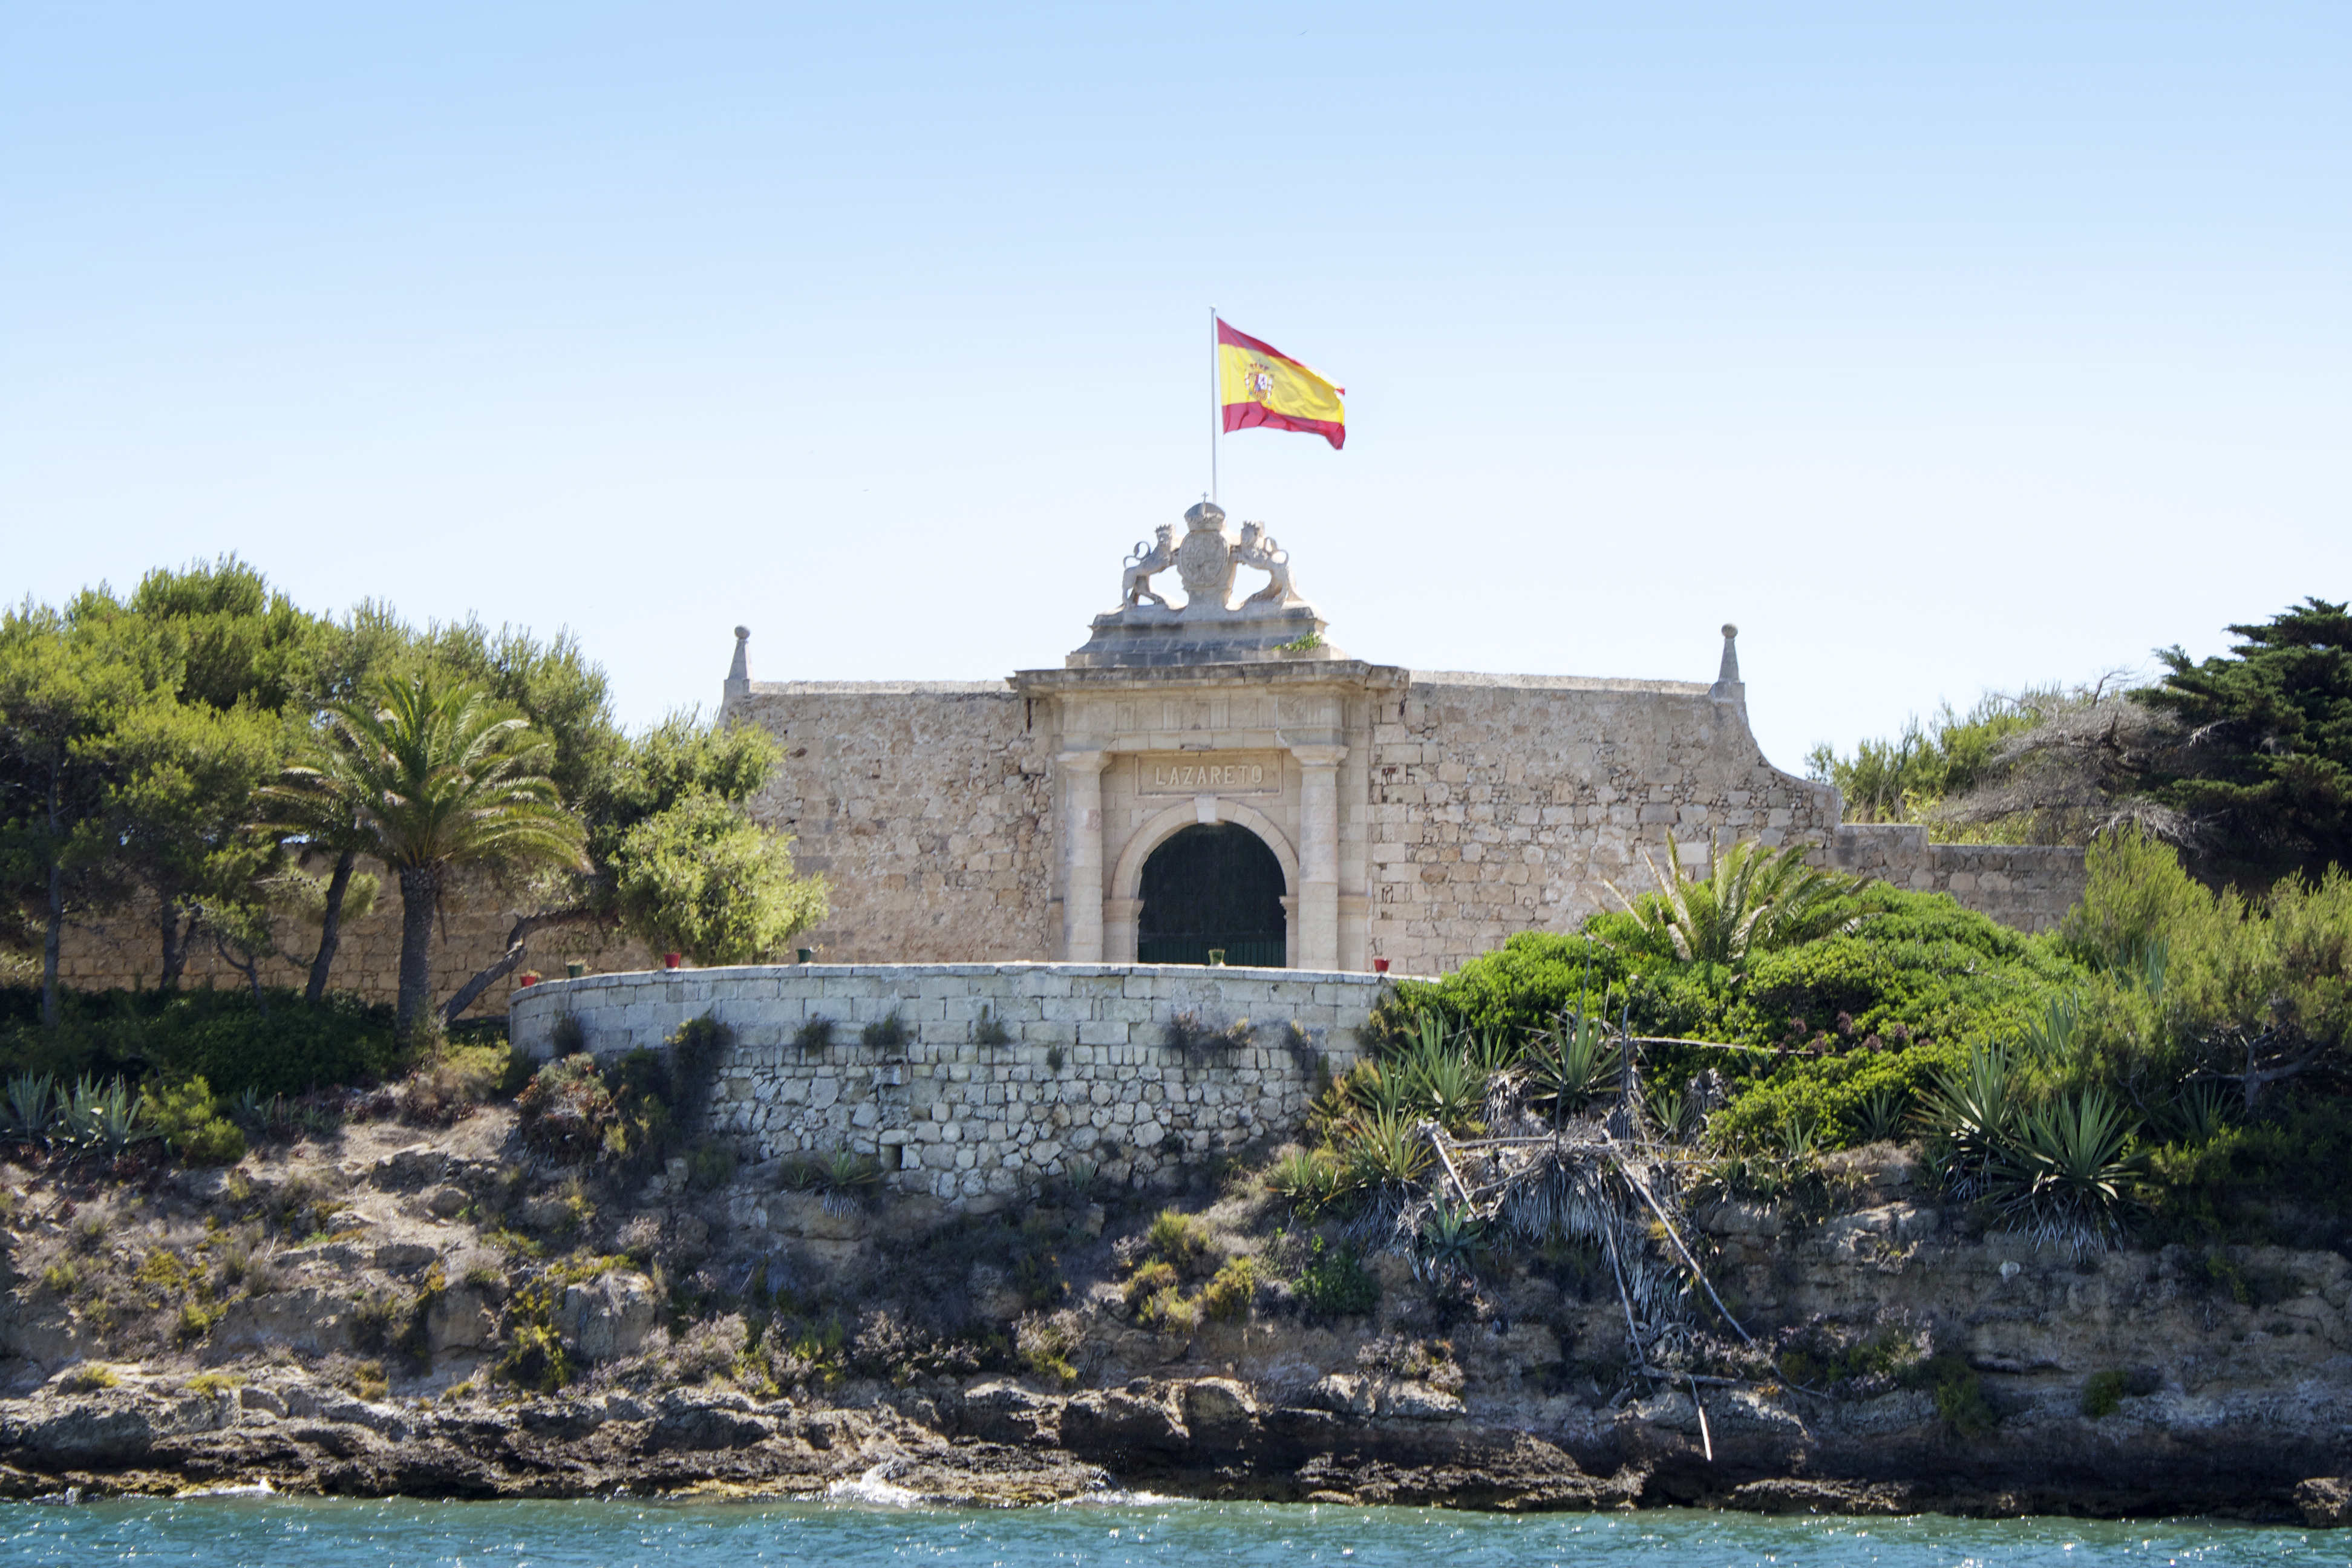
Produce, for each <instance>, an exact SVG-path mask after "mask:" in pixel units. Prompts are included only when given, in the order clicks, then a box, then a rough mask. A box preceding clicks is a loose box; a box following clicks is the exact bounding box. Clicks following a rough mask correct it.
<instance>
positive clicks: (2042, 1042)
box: [2023, 993, 2083, 1068]
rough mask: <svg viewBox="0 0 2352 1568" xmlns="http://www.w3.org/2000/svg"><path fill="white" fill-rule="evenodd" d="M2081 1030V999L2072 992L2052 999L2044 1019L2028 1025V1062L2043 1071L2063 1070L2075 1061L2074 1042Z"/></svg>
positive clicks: (2044, 1012)
mask: <svg viewBox="0 0 2352 1568" xmlns="http://www.w3.org/2000/svg"><path fill="white" fill-rule="evenodd" d="M2082 1027H2083V999H2082V997H2080V996H2079V995H2075V994H2071V993H2070V994H2067V995H2064V996H2053V997H2052V998H2051V999H2050V1005H2048V1006H2047V1007H2045V1008H2043V1009H2042V1016H2040V1017H2039V1018H2036V1019H2034V1020H2033V1021H2032V1023H2031V1024H2028V1025H2027V1026H2025V1035H2024V1039H2023V1045H2024V1048H2025V1056H2026V1059H2027V1060H2029V1061H2031V1062H2032V1063H2033V1064H2034V1065H2035V1066H2037V1067H2041V1068H2063V1067H2064V1066H2065V1064H2067V1063H2068V1062H2070V1061H2071V1060H2073V1058H2074V1040H2075V1037H2077V1036H2078V1035H2079V1034H2081V1032H2082Z"/></svg>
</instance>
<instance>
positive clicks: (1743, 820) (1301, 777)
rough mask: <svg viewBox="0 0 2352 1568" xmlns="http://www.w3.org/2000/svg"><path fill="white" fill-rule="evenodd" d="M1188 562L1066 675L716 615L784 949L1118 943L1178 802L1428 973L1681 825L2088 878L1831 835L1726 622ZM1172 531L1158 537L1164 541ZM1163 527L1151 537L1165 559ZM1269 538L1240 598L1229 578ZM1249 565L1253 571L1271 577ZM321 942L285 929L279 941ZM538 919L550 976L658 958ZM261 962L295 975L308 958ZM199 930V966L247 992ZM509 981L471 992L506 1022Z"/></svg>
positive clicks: (92, 960)
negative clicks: (782, 840) (939, 664)
mask: <svg viewBox="0 0 2352 1568" xmlns="http://www.w3.org/2000/svg"><path fill="white" fill-rule="evenodd" d="M1185 522H1186V525H1187V527H1188V529H1189V532H1188V534H1187V536H1186V539H1185V542H1184V544H1183V546H1182V548H1181V550H1179V551H1176V552H1174V555H1173V564H1172V565H1169V564H1167V563H1166V562H1167V552H1165V551H1164V550H1163V552H1161V559H1162V566H1163V569H1165V570H1171V571H1178V572H1182V573H1185V574H1187V575H1186V579H1185V586H1186V588H1187V590H1188V593H1189V595H1190V596H1189V597H1188V598H1187V600H1186V602H1185V603H1184V604H1183V605H1181V606H1174V607H1171V606H1170V605H1168V604H1167V603H1165V602H1164V601H1161V600H1160V599H1158V597H1157V595H1154V594H1152V593H1151V592H1150V588H1149V582H1150V578H1149V575H1148V574H1145V575H1143V576H1142V577H1141V579H1140V581H1139V580H1138V574H1139V573H1140V571H1141V568H1142V566H1143V565H1146V564H1149V563H1148V562H1146V563H1136V564H1134V565H1133V566H1131V568H1130V570H1129V572H1128V573H1127V574H1126V576H1127V580H1128V586H1127V597H1126V599H1125V600H1124V601H1123V602H1122V605H1121V606H1120V608H1119V609H1118V610H1115V611H1112V612H1109V613H1108V614H1106V615H1102V616H1096V617H1095V620H1094V623H1093V630H1092V635H1091V637H1089V640H1088V641H1087V643H1086V644H1085V645H1084V646H1083V647H1080V648H1078V649H1077V650H1076V651H1075V652H1073V653H1071V654H1070V655H1069V656H1068V657H1067V658H1066V659H1065V660H1064V662H1063V665H1062V666H1061V667H1060V668H1039V669H1027V670H1022V671H1019V672H1017V673H1016V674H1014V675H1013V676H1012V677H1011V678H1010V679H1002V680H985V681H940V682H906V681H839V682H830V681H828V682H820V681H754V680H753V679H751V667H750V658H749V651H748V642H749V636H750V634H749V633H748V632H747V631H745V630H744V628H741V627H738V628H737V635H736V647H735V659H734V663H733V665H732V667H731V668H730V670H729V672H728V676H727V679H726V681H725V684H724V686H723V688H722V692H723V696H722V702H721V709H720V711H721V714H722V716H723V717H725V718H727V719H729V720H733V721H744V722H750V723H756V724H761V725H763V726H765V727H766V728H768V729H769V730H771V731H773V732H774V733H775V734H776V735H777V736H778V737H779V738H780V739H781V740H782V742H783V751H784V756H783V759H782V765H781V767H780V768H779V769H778V771H777V773H776V775H775V776H774V778H773V779H772V781H771V782H770V784H769V785H768V787H767V788H766V789H765V790H764V791H763V792H762V793H761V795H759V797H758V798H757V799H756V800H755V801H754V802H753V803H752V810H753V814H754V815H755V816H757V817H759V818H760V819H761V820H762V821H764V822H766V823H768V824H769V825H771V826H774V827H776V828H778V829H780V830H782V831H783V832H787V833H790V834H791V835H793V837H794V839H795V841H796V842H795V844H794V850H793V853H794V858H795V861H796V863H797V864H798V866H799V867H800V868H801V869H803V871H807V872H812V873H816V874H820V875H823V876H824V878H825V879H827V881H828V882H829V883H830V884H831V887H832V913H831V915H830V917H829V918H828V919H827V920H826V921H824V923H823V924H821V925H820V926H818V927H817V928H816V929H815V930H814V931H810V932H809V933H807V934H806V935H805V936H803V937H802V938H801V939H799V941H798V942H796V944H795V945H798V946H804V947H808V948H810V949H813V950H814V952H816V954H817V955H818V957H819V959H820V960H822V961H824V962H827V963H852V964H871V963H930V964H937V963H975V962H978V963H996V962H1046V961H1056V962H1065V963H1125V962H1131V961H1132V960H1133V959H1134V958H1135V957H1136V956H1137V952H1138V940H1139V924H1140V919H1141V915H1142V907H1141V894H1140V879H1141V875H1142V867H1143V863H1144V861H1145V860H1146V859H1147V858H1149V856H1150V853H1151V852H1152V851H1153V849H1154V848H1155V847H1157V846H1158V845H1160V843H1162V842H1165V841H1166V840H1167V839H1169V838H1170V837H1173V836H1174V835H1176V834H1177V833H1179V832H1181V830H1182V829H1183V828H1185V827H1187V826H1192V825H1193V824H1195V823H1226V824H1234V825H1237V826H1242V827H1244V828H1246V829H1247V830H1248V831H1249V832H1251V833H1252V834H1254V835H1255V836H1256V837H1258V838H1259V839H1260V840H1262V841H1263V842H1264V843H1265V845H1266V846H1267V847H1269V848H1270V849H1271V850H1272V851H1273V852H1274V854H1275V857H1276V859H1277V861H1279V863H1280V865H1281V868H1282V873H1283V879H1284V897H1283V899H1282V902H1283V905H1284V910H1285V918H1286V926H1287V936H1288V943H1289V951H1288V954H1287V962H1288V966H1289V967H1290V968H1293V969H1303V970H1317V971H1322V970H1344V971H1350V972H1354V971H1363V970H1367V969H1370V968H1371V967H1372V966H1373V965H1374V964H1375V963H1380V962H1382V961H1385V962H1387V963H1391V965H1393V966H1394V967H1396V968H1397V969H1399V970H1406V969H1410V970H1412V971H1413V972H1415V973H1443V972H1444V971H1447V970H1451V969H1454V968H1456V967H1459V966H1460V965H1461V964H1463V963H1466V962H1468V961H1469V960H1471V959H1473V958H1475V957H1476V956H1477V955H1478V954H1479V953H1481V952H1487V951H1489V950H1491V949H1493V948H1495V947H1496V946H1499V945H1500V944H1501V943H1503V942H1506V941H1507V940H1508V939H1509V938H1510V937H1511V936H1512V935H1514V934H1515V933H1517V932H1519V931H1566V930H1570V929H1572V928H1573V927H1574V926H1575V925H1576V924H1577V922H1578V921H1581V920H1582V919H1583V918H1584V917H1585V916H1586V915H1588V914H1590V913H1591V912H1593V911H1594V910H1602V909H1608V908H1612V907H1614V906H1615V902H1616V895H1615V894H1614V893H1612V890H1611V889H1612V886H1613V887H1614V888H1616V889H1622V891H1623V892H1624V893H1625V894H1626V895H1628V896H1632V895H1634V894H1638V893H1639V892H1641V891H1643V890H1644V889H1648V888H1649V887H1651V886H1653V885H1654V884H1653V880H1652V877H1651V873H1650V870H1649V868H1648V867H1647V866H1645V865H1644V864H1643V857H1644V855H1647V856H1648V857H1650V858H1653V859H1654V860H1656V861H1658V862H1659V863H1661V864H1663V863H1664V859H1665V857H1666V854H1667V848H1666V841H1667V838H1668V836H1669V835H1671V836H1672V837H1674V839H1675V847H1676V848H1677V850H1678V851H1679V852H1680V854H1681V856H1682V858H1683V861H1684V863H1685V866H1686V867H1689V868H1692V869H1695V870H1704V869H1705V868H1706V863H1707V860H1708V857H1709V853H1710V847H1711V846H1712V845H1714V844H1717V843H1720V844H1729V843H1732V842H1736V841H1738V840H1739V839H1742V838H1750V837H1752V838H1758V839H1761V840H1763V841H1764V842H1766V843H1768V844H1780V843H1787V842H1800V843H1810V844H1814V845H1817V846H1820V847H1821V848H1820V851H1819V853H1818V856H1817V858H1818V859H1819V860H1820V861H1821V862H1822V863H1825V864H1829V865H1833V866H1837V867H1840V868H1847V869H1853V870H1857V871H1864V872H1868V873H1870V874H1872V875H1874V876H1876V877H1879V878H1882V879H1885V880H1887V881H1889V882H1892V883H1894V884H1895V885H1897V886H1901V887H1906V888H1913V889H1924V890H1929V891H1941V892H1948V893H1950V894H1951V895H1952V896H1953V897H1954V898H1956V899H1958V900H1959V901H1960V902H1961V903H1962V904H1964V905H1966V906H1968V907H1969V908H1972V909H1976V910H1981V911H1982V912H1984V913H1986V914H1988V915H1990V916H1992V917H1993V918H1994V919H1997V920H2000V921H2006V922H2008V923H2010V924H2012V925H2015V926H2017V927H2019V928H2020V929H2021V930H2028V931H2036V930H2042V929H2044V928H2046V927H2048V926H2050V925H2051V924H2053V923H2054V922H2055V921H2057V920H2058V919H2059V918H2060V917H2061V916H2062V915H2063V912H2064V911H2065V910H2066V909H2067V907H2068V906H2069V905H2070V904H2071V903H2072V902H2073V901H2074V898H2075V897H2076V896H2077V895H2078V894H2079V892H2080V889H2081V887H2082V883H2083V863H2082V855H2081V852H2080V851H2079V850H2072V849H2061V848H2039V847H2020V846H1973V845H1972V846H1953V845H1932V844H1929V843H1928V842H1927V836H1926V832H1925V830H1924V829H1922V828H1919V827H1916V826H1901V827H1874V826H1865V827H1855V826H1841V825H1840V823H1839V801H1838V797H1837V792H1836V791H1835V789H1833V788H1832V786H1830V785H1829V784H1824V783H1822V782H1819V781H1814V780H1808V779H1801V778H1798V777H1796V776H1794V775H1792V774H1790V773H1783V772H1781V771H1780V769H1778V768H1776V767H1774V766H1773V765H1772V764H1771V763H1769V761H1767V760H1766V758H1765V757H1764V755H1763V752H1762V751H1761V749H1760V748H1759V746H1758V744H1757V742H1756V739H1755V736H1754V734H1753V733H1752V732H1751V731H1750V730H1749V728H1748V710H1747V695H1746V693H1747V688H1746V687H1745V685H1744V684H1743V683H1742V682H1741V680H1740V677H1739V667H1738V655H1737V643H1736V640H1735V639H1736V633H1735V630H1734V628H1732V627H1728V626H1727V627H1725V628H1724V632H1725V637H1724V644H1723V650H1722V659H1721V664H1720V667H1719V668H1718V670H1717V678H1716V679H1715V680H1714V681H1713V682H1712V683H1708V684H1703V683H1700V682H1696V681H1675V680H1631V679H1625V680H1620V679H1585V678H1580V677H1570V676H1537V675H1474V674H1455V673H1446V672H1430V671H1414V670H1408V669H1404V668H1398V667H1395V666H1390V665H1379V664H1372V663H1368V662H1366V661H1364V660H1361V659H1357V658H1350V657H1349V656H1348V655H1347V654H1345V653H1343V652H1341V651H1340V650H1339V649H1338V648H1336V647H1332V646H1330V645H1329V643H1328V640H1326V639H1325V638H1324V637H1323V633H1324V632H1325V630H1326V629H1327V628H1326V626H1325V624H1324V622H1323V620H1322V618H1321V616H1320V615H1319V613H1318V611H1316V609H1315V608H1314V606H1313V605H1309V604H1307V602H1305V601H1304V600H1303V599H1300V598H1299V597H1298V596H1297V593H1296V591H1295V584H1294V582H1293V579H1292V577H1291V575H1290V572H1289V568H1288V565H1287V552H1280V551H1279V550H1278V547H1276V546H1274V545H1273V542H1272V541H1271V540H1265V541H1263V542H1262V543H1261V544H1258V545H1252V544H1251V543H1249V542H1248V536H1247V535H1246V534H1245V535H1244V542H1242V543H1240V544H1236V542H1234V539H1233V537H1232V536H1231V535H1230V534H1229V533H1228V532H1227V531H1226V529H1225V521H1224V514H1223V511H1222V510H1219V509H1218V508H1216V507H1215V506H1214V505H1213V504H1210V503H1203V504H1202V505H1201V506H1197V507H1194V508H1192V510H1189V511H1188V512H1187V513H1186V514H1185ZM1169 532H1170V533H1171V534H1172V529H1171V530H1170V531H1169ZM1167 543H1168V541H1166V540H1163V541H1162V544H1163V546H1164V545H1166V544H1167ZM1268 552H1272V553H1273V554H1274V555H1277V556H1279V557H1280V558H1281V559H1280V564H1281V574H1280V577H1279V579H1278V580H1276V579H1274V578H1273V576H1272V574H1269V585H1268V587H1266V588H1265V589H1262V590H1260V591H1259V592H1258V593H1256V594H1254V595H1240V594H1239V593H1238V590H1237V589H1236V588H1235V586H1234V572H1235V571H1236V570H1237V569H1238V568H1240V567H1244V566H1250V565H1252V564H1254V563H1263V562H1264V561H1265V560H1266V559H1268V558H1269V555H1268ZM1260 569H1264V568H1263V566H1262V565H1261V566H1260ZM383 904H384V907H383V908H382V909H380V910H377V911H376V912H375V913H374V914H373V915H371V916H370V917H369V918H368V919H367V920H365V921H358V922H355V923H354V924H353V926H352V928H351V930H350V931H349V933H348V935H347V936H346V939H345V953H344V957H343V958H342V960H341V963H339V966H338V970H337V976H336V984H338V985H339V986H341V987H347V988H351V989H355V990H358V991H360V992H361V993H362V994H366V995H369V996H371V997H374V998H379V999H387V1000H388V999H389V998H390V997H391V996H392V994H393V991H394V979H395V970H396V965H397V951H398V944H399V920H398V916H397V913H396V909H395V906H396V904H397V899H396V897H394V896H392V893H391V889H390V888H389V887H387V889H386V896H385V898H384V899H383ZM510 921H511V914H510V913H509V911H506V910H502V909H500V908H499V900H498V899H497V897H496V896H495V894H493V893H490V892H488V890H486V889H484V890H477V891H476V892H475V894H474V896H472V897H469V898H465V899H461V900H457V901H455V903H454V904H453V908H452V910H451V917H450V920H449V921H448V923H447V927H446V931H445V932H444V933H443V937H442V942H441V946H442V951H441V952H440V953H439V954H438V955H437V962H436V977H437V979H438V982H439V984H440V985H441V987H442V994H443V995H445V996H446V994H448V993H449V992H450V991H451V990H454V989H455V987H456V986H457V984H460V983H462V981H463V980H464V979H465V978H466V977H467V975H469V974H471V973H474V971H475V970H477V969H478V968H479V967H480V966H481V965H482V964H483V963H488V961H489V959H490V958H491V957H492V956H494V955H495V954H496V953H497V952H499V951H500V947H501V944H502V943H503V942H504V940H505V935H506V931H507V928H508V926H509V923H510ZM310 942H315V937H307V938H306V937H305V936H303V934H302V933H300V932H295V933H292V935H291V938H290V940H289V942H288V945H289V947H292V948H294V949H296V950H297V951H300V950H301V949H303V948H304V947H306V946H308V945H309V944H310ZM574 947H579V944H578V942H577V939H573V940H572V942H571V943H569V944H567V942H566V939H564V938H563V937H562V935H561V934H560V933H558V934H554V935H542V936H541V938H540V939H539V940H538V941H537V942H534V944H533V949H532V952H531V954H530V960H529V962H530V964H531V965H533V966H534V967H536V968H538V969H540V970H541V971H543V972H546V973H560V972H561V970H562V963H563V960H564V959H565V958H567V957H578V958H582V959H583V960H584V961H585V962H587V963H589V965H590V967H592V968H593V969H598V970H604V969H610V968H614V967H635V966H642V965H644V964H646V963H648V962H649V961H650V958H651V955H650V954H647V953H646V952H643V951H642V950H640V949H636V948H633V947H631V946H629V945H627V944H625V943H620V942H605V943H604V944H603V945H599V946H587V947H582V948H579V950H578V951H572V948H574ZM155 948H156V942H155V939H154V936H153V934H152V924H151V922H149V921H142V920H140V919H139V918H137V917H136V916H135V915H134V916H129V917H125V918H123V919H121V920H116V921H110V922H108V923H107V924H106V925H105V926H104V927H103V928H101V929H99V930H95V931H93V930H85V929H77V930H76V931H72V932H70V933H69V934H68V942H67V958H66V973H67V978H68V980H69V981H71V982H72V983H73V984H77V985H79V986H84V987H90V988H96V987H103V986H106V985H110V984H116V985H130V984H136V983H138V981H139V980H140V979H141V977H142V976H144V975H152V974H153V973H155V963H156V958H155ZM269 978H270V979H271V980H272V981H274V982H277V983H281V984H299V983H300V979H301V967H300V965H299V964H298V963H273V964H272V965H271V967H270V971H269ZM235 982H236V975H235V973H234V972H233V971H230V970H229V969H228V968H227V967H226V964H224V963H222V962H221V961H220V960H219V958H218V957H217V955H215V954H214V953H213V952H211V951H210V949H209V947H205V948H203V949H201V950H200V951H199V952H197V953H196V954H195V955H194V959H193V960H192V962H191V964H190V983H191V984H223V983H235ZM507 994H508V987H507V986H504V985H502V986H500V987H499V988H497V989H494V990H493V991H492V992H491V993H490V994H488V995H487V996H485V997H484V998H483V1001H482V1004H481V1005H482V1007H483V1009H484V1010H486V1011H495V1010H496V1009H497V1008H498V1007H499V1005H501V1004H502V1003H503V1001H504V999H505V997H506V995H507Z"/></svg>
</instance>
